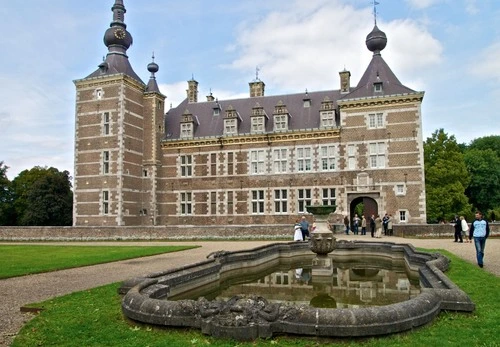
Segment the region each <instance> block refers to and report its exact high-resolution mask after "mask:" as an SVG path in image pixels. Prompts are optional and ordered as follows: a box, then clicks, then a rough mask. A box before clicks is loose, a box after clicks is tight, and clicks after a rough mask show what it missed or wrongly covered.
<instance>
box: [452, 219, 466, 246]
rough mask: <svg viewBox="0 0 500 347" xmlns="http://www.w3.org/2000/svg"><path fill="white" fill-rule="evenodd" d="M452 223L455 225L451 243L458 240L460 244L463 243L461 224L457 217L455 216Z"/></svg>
mask: <svg viewBox="0 0 500 347" xmlns="http://www.w3.org/2000/svg"><path fill="white" fill-rule="evenodd" d="M453 223H455V225H454V228H455V241H453V242H458V240H460V242H464V240H463V239H462V222H461V221H460V218H458V216H455V219H454V220H453Z"/></svg>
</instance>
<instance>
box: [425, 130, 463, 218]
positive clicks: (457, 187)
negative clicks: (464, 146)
mask: <svg viewBox="0 0 500 347" xmlns="http://www.w3.org/2000/svg"><path fill="white" fill-rule="evenodd" d="M424 166H425V190H426V200H427V221H428V222H430V223H432V222H438V221H441V220H450V219H451V218H453V216H454V215H455V214H468V212H469V211H470V209H471V205H470V204H469V202H468V198H467V196H466V195H465V189H466V187H467V186H468V185H469V182H470V175H469V173H468V172H467V168H466V166H465V162H464V158H463V154H462V151H461V149H460V146H459V145H458V144H457V141H456V139H455V136H453V135H452V136H448V134H446V133H445V132H444V130H443V129H439V130H436V131H435V132H434V133H433V134H432V136H431V137H430V138H428V139H427V140H426V141H425V143H424Z"/></svg>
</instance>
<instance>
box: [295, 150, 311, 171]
mask: <svg viewBox="0 0 500 347" xmlns="http://www.w3.org/2000/svg"><path fill="white" fill-rule="evenodd" d="M295 157H296V159H297V172H307V171H311V170H312V149H311V147H299V148H297V150H296V156H295Z"/></svg>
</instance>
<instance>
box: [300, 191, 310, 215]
mask: <svg viewBox="0 0 500 347" xmlns="http://www.w3.org/2000/svg"><path fill="white" fill-rule="evenodd" d="M311 199H312V198H311V189H297V206H298V213H306V212H307V209H306V206H310V205H311Z"/></svg>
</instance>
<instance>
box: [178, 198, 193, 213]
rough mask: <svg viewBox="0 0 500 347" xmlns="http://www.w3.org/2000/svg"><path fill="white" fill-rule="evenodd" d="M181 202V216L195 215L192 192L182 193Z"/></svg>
mask: <svg viewBox="0 0 500 347" xmlns="http://www.w3.org/2000/svg"><path fill="white" fill-rule="evenodd" d="M179 201H180V203H181V205H180V210H181V215H183V216H186V215H190V214H193V200H192V193H190V192H181V193H180V197H179Z"/></svg>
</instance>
